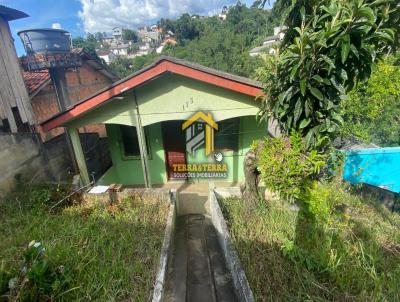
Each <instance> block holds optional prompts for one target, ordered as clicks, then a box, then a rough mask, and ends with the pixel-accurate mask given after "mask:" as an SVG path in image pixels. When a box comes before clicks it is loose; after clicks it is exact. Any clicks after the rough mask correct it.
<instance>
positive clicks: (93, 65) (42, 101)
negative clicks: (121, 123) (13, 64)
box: [23, 49, 118, 141]
mask: <svg viewBox="0 0 400 302" xmlns="http://www.w3.org/2000/svg"><path fill="white" fill-rule="evenodd" d="M73 51H74V52H75V53H78V54H80V56H81V58H82V66H81V67H79V68H77V69H68V70H67V71H66V79H67V86H68V95H69V99H70V102H71V104H72V105H74V104H76V103H77V102H79V101H80V100H82V99H85V98H87V97H88V96H90V95H92V94H93V93H95V92H96V91H98V90H99V89H102V88H105V87H109V86H110V85H111V84H112V83H113V82H115V81H116V80H118V77H117V76H116V75H114V74H113V73H112V72H111V71H109V70H108V69H107V67H105V66H104V65H103V64H101V63H100V62H98V61H97V60H95V59H93V58H92V57H91V56H90V55H89V54H88V53H86V52H85V51H83V50H82V49H74V50H73ZM23 75H24V81H25V85H26V87H27V89H28V92H29V98H30V100H31V104H32V108H33V112H34V114H35V117H36V120H37V121H38V122H39V123H41V122H43V121H45V120H47V119H49V118H51V117H53V116H55V115H57V114H58V113H59V111H60V110H59V106H58V101H57V95H56V91H55V89H54V86H53V84H52V82H51V79H50V75H49V72H48V71H47V70H44V71H40V72H24V73H23ZM39 130H40V129H39ZM63 132H64V130H63V129H61V128H59V129H54V130H52V131H50V132H46V133H44V132H41V131H39V133H40V134H41V136H42V140H43V141H48V140H50V139H52V138H54V137H55V136H58V135H60V134H61V133H63ZM82 132H97V133H99V135H100V136H101V137H104V136H105V129H104V126H102V125H100V126H99V125H91V126H90V127H87V128H86V129H84V130H83V131H82Z"/></svg>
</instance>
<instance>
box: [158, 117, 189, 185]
mask: <svg viewBox="0 0 400 302" xmlns="http://www.w3.org/2000/svg"><path fill="white" fill-rule="evenodd" d="M182 123H183V121H168V122H162V123H161V129H162V134H163V143H164V151H165V166H166V169H167V175H168V180H172V179H183V180H187V177H185V178H182V177H177V175H176V173H174V168H173V165H174V164H186V142H185V133H184V131H182Z"/></svg>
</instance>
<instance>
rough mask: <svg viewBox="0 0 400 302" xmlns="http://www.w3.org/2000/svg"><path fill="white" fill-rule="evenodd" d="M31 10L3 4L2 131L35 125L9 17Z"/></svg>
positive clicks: (0, 29) (0, 9)
mask: <svg viewBox="0 0 400 302" xmlns="http://www.w3.org/2000/svg"><path fill="white" fill-rule="evenodd" d="M25 17H28V15H27V14H25V13H23V12H21V11H18V10H15V9H12V8H9V7H6V6H3V5H0V132H29V131H31V130H32V127H33V126H34V125H35V119H34V116H33V112H32V108H31V105H30V102H29V97H28V93H27V91H26V88H25V85H24V81H23V78H22V72H21V68H20V64H19V61H18V57H17V53H16V51H15V47H14V39H13V37H12V36H11V32H10V26H9V24H8V22H9V21H13V20H17V19H21V18H25Z"/></svg>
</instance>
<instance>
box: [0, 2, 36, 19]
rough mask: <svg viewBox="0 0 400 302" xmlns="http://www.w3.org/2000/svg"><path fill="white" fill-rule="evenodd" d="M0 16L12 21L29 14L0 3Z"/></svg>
mask: <svg viewBox="0 0 400 302" xmlns="http://www.w3.org/2000/svg"><path fill="white" fill-rule="evenodd" d="M0 17H2V18H3V19H4V20H6V21H12V20H17V19H22V18H26V17H29V15H27V14H25V13H24V12H21V11H19V10H16V9H13V8H10V7H7V6H4V5H0Z"/></svg>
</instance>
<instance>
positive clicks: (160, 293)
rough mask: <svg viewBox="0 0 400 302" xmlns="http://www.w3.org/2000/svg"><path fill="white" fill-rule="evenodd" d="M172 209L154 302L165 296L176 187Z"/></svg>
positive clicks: (173, 225) (174, 216) (172, 197)
mask: <svg viewBox="0 0 400 302" xmlns="http://www.w3.org/2000/svg"><path fill="white" fill-rule="evenodd" d="M170 202H171V206H170V210H169V214H168V220H167V226H166V228H165V235H164V241H163V244H162V247H161V255H160V264H159V265H158V272H157V277H156V281H155V284H154V291H153V298H152V301H153V302H161V301H163V298H164V290H165V282H166V276H167V265H168V259H169V257H171V253H172V252H173V249H172V247H173V241H174V232H175V221H176V208H175V205H176V204H177V191H176V189H171V190H170Z"/></svg>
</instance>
